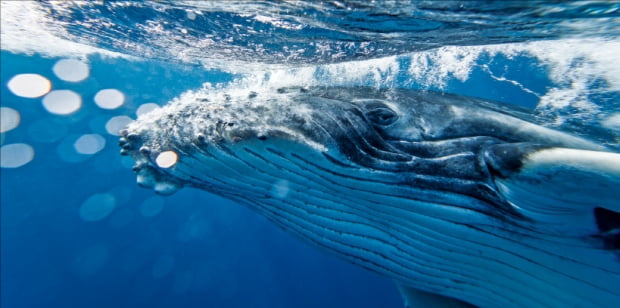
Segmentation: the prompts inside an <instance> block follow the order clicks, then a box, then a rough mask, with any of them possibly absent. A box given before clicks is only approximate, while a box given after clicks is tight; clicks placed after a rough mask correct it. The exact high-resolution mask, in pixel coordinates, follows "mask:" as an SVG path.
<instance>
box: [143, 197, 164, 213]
mask: <svg viewBox="0 0 620 308" xmlns="http://www.w3.org/2000/svg"><path fill="white" fill-rule="evenodd" d="M163 208H164V198H162V197H160V196H153V197H150V198H148V199H146V200H144V202H142V204H141V205H140V214H142V216H144V217H153V216H156V215H157V214H159V212H161V210H162V209H163Z"/></svg>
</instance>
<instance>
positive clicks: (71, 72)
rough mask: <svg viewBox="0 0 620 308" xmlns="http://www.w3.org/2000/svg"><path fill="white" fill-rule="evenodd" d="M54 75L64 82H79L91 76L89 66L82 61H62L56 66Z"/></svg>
mask: <svg viewBox="0 0 620 308" xmlns="http://www.w3.org/2000/svg"><path fill="white" fill-rule="evenodd" d="M52 70H53V71H54V74H56V76H57V77H58V78H60V79H62V80H64V81H70V82H78V81H82V80H84V79H86V77H88V75H89V74H90V71H89V68H88V65H87V64H86V63H84V62H82V61H80V60H75V59H62V60H59V61H58V62H56V64H54V67H53V68H52Z"/></svg>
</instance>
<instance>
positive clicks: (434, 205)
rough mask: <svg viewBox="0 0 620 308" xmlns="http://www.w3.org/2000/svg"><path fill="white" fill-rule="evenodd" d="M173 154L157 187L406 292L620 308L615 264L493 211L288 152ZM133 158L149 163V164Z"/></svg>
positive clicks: (211, 149) (240, 148)
mask: <svg viewBox="0 0 620 308" xmlns="http://www.w3.org/2000/svg"><path fill="white" fill-rule="evenodd" d="M277 149H288V151H287V152H283V151H281V150H277ZM175 151H177V152H178V154H179V161H178V162H177V164H176V165H175V166H173V167H172V168H168V169H158V170H156V171H152V172H156V175H155V176H154V177H153V178H152V179H151V180H150V181H147V182H149V183H150V185H151V186H152V187H155V188H156V187H157V186H158V185H160V186H161V185H162V184H161V183H164V184H166V185H171V184H170V183H177V184H175V185H179V186H182V185H186V186H193V187H196V188H199V189H203V190H207V191H210V192H213V193H216V194H220V195H223V196H226V197H228V198H230V199H233V200H236V201H238V202H239V203H242V204H245V205H247V206H249V207H250V208H252V209H254V210H255V211H257V212H258V213H260V214H262V215H264V216H265V217H267V218H268V219H269V220H271V221H272V222H274V223H275V224H277V225H279V226H280V227H281V228H283V229H285V230H286V231H288V232H291V233H294V234H296V235H297V236H299V237H300V238H302V239H304V240H306V241H307V242H310V243H312V244H314V245H317V246H319V247H322V248H324V249H327V250H329V251H331V252H334V253H336V254H338V255H340V256H342V257H344V258H345V259H347V260H349V261H351V262H353V263H355V264H358V265H361V266H363V267H365V268H367V269H370V270H373V271H376V272H378V273H381V274H383V275H385V276H388V277H391V278H393V279H395V280H396V281H398V282H400V283H402V284H405V285H409V286H412V287H415V288H419V289H421V290H425V291H429V292H432V293H436V294H441V295H444V296H448V297H453V298H458V299H460V300H463V301H466V302H469V303H472V304H474V305H477V306H481V307H496V306H500V305H502V306H506V307H512V306H530V307H538V306H590V305H596V306H605V305H607V304H608V303H609V302H610V299H611V300H620V298H618V295H617V292H616V291H615V290H614V288H615V286H614V285H611V284H606V281H607V280H606V277H609V272H608V270H609V269H606V268H602V267H600V264H609V263H610V261H609V258H610V257H611V256H610V254H608V253H607V252H605V251H602V250H592V249H591V247H589V246H588V245H586V244H584V243H583V242H581V241H580V240H576V239H572V238H564V237H562V236H561V235H557V236H554V235H552V234H545V233H541V232H540V231H536V229H535V228H534V227H532V229H528V228H529V227H531V226H528V225H527V222H523V223H514V224H513V223H510V222H507V221H502V220H500V219H497V218H496V217H493V216H490V215H485V214H483V213H481V212H480V211H481V209H483V208H485V207H488V205H485V204H484V202H485V201H481V200H478V199H476V198H472V197H468V196H464V195H459V194H455V193H452V192H441V191H432V190H427V189H424V190H421V189H416V188H414V187H412V186H408V185H404V184H403V183H398V182H399V181H400V179H399V177H398V176H395V175H394V174H393V173H388V172H383V173H382V172H378V171H372V170H366V169H363V168H352V167H350V166H339V165H335V164H334V163H333V161H332V160H330V159H329V158H327V156H326V155H321V154H320V153H318V152H313V151H309V149H308V148H303V147H302V148H295V145H291V144H286V145H280V146H278V145H275V144H273V143H269V144H266V145H265V144H261V143H260V142H258V143H249V145H247V146H244V145H243V144H225V143H222V144H219V145H213V144H212V145H208V146H205V147H194V148H193V149H188V148H184V149H181V148H178V149H175ZM298 153H305V154H304V155H300V154H298ZM135 158H136V160H137V161H138V162H142V164H143V165H144V164H145V163H146V161H145V160H144V156H143V155H139V154H136V155H135ZM147 170H155V167H153V168H152V169H148V168H147ZM138 173H140V171H138ZM197 175H200V176H197ZM158 183H159V184H158ZM614 270H615V271H616V273H618V269H614ZM616 275H617V274H616ZM614 279H616V280H617V279H618V277H617V276H616V277H615V278H614Z"/></svg>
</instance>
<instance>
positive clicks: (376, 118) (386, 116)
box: [366, 104, 398, 126]
mask: <svg viewBox="0 0 620 308" xmlns="http://www.w3.org/2000/svg"><path fill="white" fill-rule="evenodd" d="M366 108H367V111H366V117H367V118H368V119H369V120H370V121H372V122H373V123H375V124H377V125H381V126H387V125H390V124H392V123H394V122H395V121H396V120H397V119H398V115H397V114H396V112H394V110H392V109H390V108H389V107H388V106H386V105H384V104H372V105H368V106H366Z"/></svg>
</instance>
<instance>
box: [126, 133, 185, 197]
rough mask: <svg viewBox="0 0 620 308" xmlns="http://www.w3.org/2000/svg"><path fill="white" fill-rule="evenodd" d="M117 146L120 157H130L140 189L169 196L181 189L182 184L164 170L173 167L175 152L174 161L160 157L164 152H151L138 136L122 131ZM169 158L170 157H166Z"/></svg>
mask: <svg viewBox="0 0 620 308" xmlns="http://www.w3.org/2000/svg"><path fill="white" fill-rule="evenodd" d="M120 135H121V137H120V139H119V142H118V145H119V146H120V147H121V151H120V153H121V155H123V156H129V155H130V156H132V158H133V159H134V161H135V164H134V165H133V167H132V170H133V171H134V172H135V173H136V182H137V184H138V185H139V186H140V187H144V188H152V189H153V190H154V191H155V193H157V194H160V195H171V194H174V193H175V192H177V191H178V190H179V189H181V188H183V183H181V182H180V181H178V180H175V179H174V178H173V177H170V176H169V175H167V174H166V173H165V171H163V170H165V169H166V168H172V167H174V164H176V159H178V155H176V153H175V152H172V151H167V152H172V153H175V154H174V155H175V156H176V158H175V159H173V158H166V157H164V159H158V158H160V157H162V154H164V153H166V152H159V153H156V152H153V151H152V150H151V149H150V148H149V147H147V146H146V145H143V140H142V137H140V135H138V134H135V133H130V132H129V131H128V130H127V129H124V130H122V131H121V133H120ZM168 156H171V155H168Z"/></svg>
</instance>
